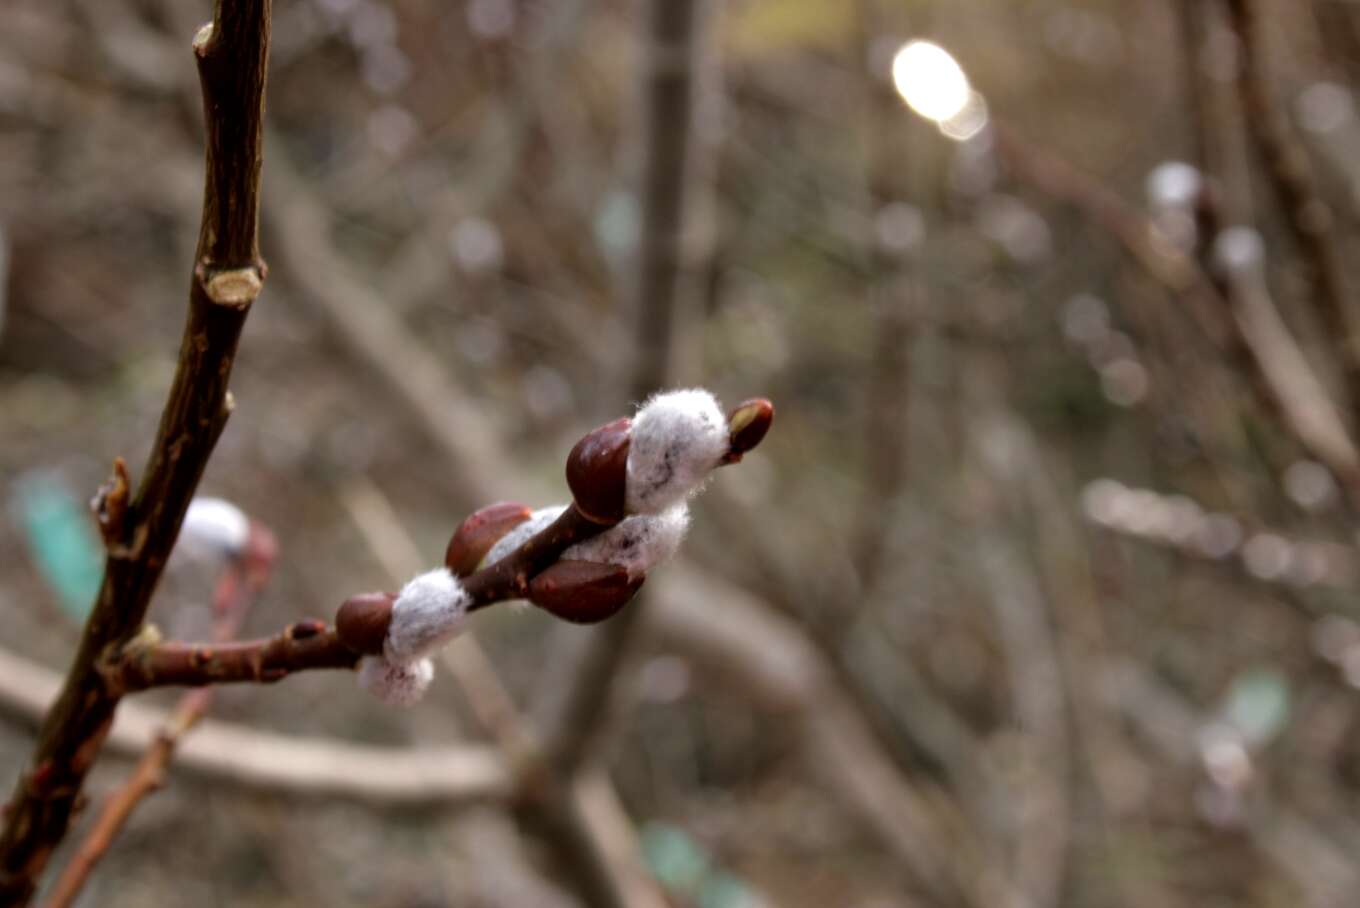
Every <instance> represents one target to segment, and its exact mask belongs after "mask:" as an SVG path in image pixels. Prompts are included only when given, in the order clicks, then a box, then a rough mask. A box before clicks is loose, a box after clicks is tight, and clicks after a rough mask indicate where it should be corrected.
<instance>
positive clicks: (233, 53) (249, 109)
mask: <svg viewBox="0 0 1360 908" xmlns="http://www.w3.org/2000/svg"><path fill="white" fill-rule="evenodd" d="M269 13H270V0H221V2H219V3H218V6H217V9H216V14H215V16H214V20H213V23H212V24H211V25H206V26H204V27H203V28H202V29H200V31H199V33H198V35H196V36H195V38H194V42H193V50H194V54H195V56H196V58H197V62H198V70H199V81H200V83H201V85H202V89H203V109H204V114H205V121H206V124H207V143H208V147H207V178H206V182H205V187H204V199H203V220H202V226H201V229H200V232H199V240H198V249H197V252H196V255H195V261H194V270H193V280H192V282H191V285H190V292H189V315H188V321H187V324H186V325H185V330H184V339H183V342H182V344H181V346H180V352H179V364H178V367H177V369H176V372H175V378H174V381H173V383H172V385H171V388H170V393H169V397H168V399H167V401H166V405H165V410H164V412H163V413H162V416H161V422H160V427H159V429H158V430H157V434H156V439H155V442H154V444H153V445H152V450H151V457H150V461H149V462H148V464H147V467H146V472H145V475H144V477H143V480H142V484H141V487H140V489H138V491H137V494H136V495H135V496H134V497H132V499H131V500H130V501H129V500H128V492H127V484H126V476H125V474H123V473H121V472H120V473H119V474H118V478H117V480H116V481H115V483H114V485H113V486H112V487H111V489H110V490H109V492H108V494H107V495H106V496H104V497H103V498H102V500H101V502H100V504H101V520H102V523H103V529H104V534H105V539H106V542H107V546H108V557H107V561H106V563H105V569H104V579H103V583H102V584H101V586H100V590H99V593H98V596H97V598H96V600H95V603H94V608H93V610H92V611H91V613H90V617H89V619H88V621H87V622H86V624H85V630H84V634H83V636H82V638H81V642H80V648H79V650H78V651H77V653H76V656H75V660H74V662H73V664H72V666H71V668H70V670H69V672H68V674H67V677H66V681H65V684H64V686H63V688H62V692H61V696H60V698H59V699H58V701H57V703H56V705H55V706H53V708H52V710H51V711H50V712H49V713H48V716H47V719H46V720H45V722H44V724H43V727H42V730H41V731H40V732H39V737H38V744H37V749H36V752H35V754H34V757H33V761H32V764H31V766H30V768H29V770H28V771H27V772H25V773H24V774H23V775H22V776H21V777H20V779H19V781H18V783H17V785H16V786H15V791H14V796H13V799H12V800H11V802H10V804H9V808H8V812H7V813H6V816H5V825H4V832H3V835H0V905H23V904H26V903H27V902H28V900H29V899H30V898H31V897H32V894H33V889H34V887H35V885H36V880H37V878H38V876H39V875H40V874H41V873H42V871H43V868H44V867H45V866H46V865H47V861H48V859H49V857H50V856H51V853H52V851H53V849H55V847H56V846H57V844H58V843H59V842H60V841H61V839H62V837H63V836H64V835H65V834H66V830H67V827H68V825H69V823H70V820H71V814H72V811H73V810H74V808H75V805H76V802H77V799H78V798H79V796H80V791H81V788H82V786H83V783H84V780H85V776H86V774H87V773H88V771H89V769H90V766H91V764H93V762H94V760H95V758H96V756H97V755H98V753H99V750H100V747H101V745H102V743H103V740H104V737H105V736H106V735H107V733H108V731H109V727H110V726H111V724H112V722H113V714H114V710H115V708H116V707H117V704H118V695H117V694H116V693H115V692H113V691H110V690H109V689H108V688H107V687H106V686H105V684H104V680H103V677H102V676H101V674H100V671H99V665H100V662H101V660H102V659H103V658H105V657H106V656H108V655H109V654H111V653H115V652H116V651H117V650H118V648H119V647H121V646H122V645H123V644H124V643H126V642H127V641H128V640H129V639H131V638H132V637H133V636H134V635H135V634H136V633H137V632H138V630H139V629H140V628H141V626H142V621H143V619H144V618H145V616H146V610H147V607H148V605H149V603H150V601H151V595H152V593H153V592H154V591H155V589H156V584H157V582H158V581H159V579H160V575H161V571H162V570H163V569H164V567H165V563H166V559H167V558H168V557H169V554H170V550H171V548H172V547H173V546H174V543H175V538H176V536H177V535H178V533H179V527H180V523H181V521H182V520H183V518H184V512H185V510H186V509H187V508H188V506H189V501H190V499H191V498H192V497H193V493H194V489H195V487H196V486H197V485H198V481H199V478H200V477H201V476H202V474H203V470H204V467H205V466H206V465H207V462H208V457H209V456H210V455H211V453H212V449H213V446H214V445H215V444H216V442H217V439H218V436H220V435H221V432H222V429H223V428H224V426H225V425H226V421H227V417H228V416H229V414H230V413H231V409H232V402H231V396H230V394H229V393H228V391H227V380H228V378H229V377H230V375H231V367H232V363H233V360H234V359H235V355H236V344H237V341H238V339H239V337H240V333H241V328H242V326H243V325H244V323H245V318H246V314H247V312H248V311H249V309H250V304H251V303H252V302H253V301H254V299H255V297H256V296H257V295H258V294H259V291H260V288H261V285H262V284H263V281H264V273H265V267H264V263H263V261H261V259H260V256H259V242H258V236H257V221H258V209H259V198H258V196H259V192H258V190H259V174H260V161H261V135H262V119H263V113H264V84H265V68H266V61H267V58H268V48H269Z"/></svg>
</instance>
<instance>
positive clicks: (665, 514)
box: [562, 502, 689, 580]
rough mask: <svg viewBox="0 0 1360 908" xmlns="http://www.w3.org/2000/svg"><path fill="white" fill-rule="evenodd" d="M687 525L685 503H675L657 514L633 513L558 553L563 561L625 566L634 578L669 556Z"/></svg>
mask: <svg viewBox="0 0 1360 908" xmlns="http://www.w3.org/2000/svg"><path fill="white" fill-rule="evenodd" d="M687 529H689V506H688V505H686V504H684V503H683V502H682V503H681V504H678V505H675V506H674V507H671V508H669V509H667V510H665V511H662V512H661V513H660V514H636V515H634V516H632V517H628V518H625V519H624V520H622V521H621V522H620V523H619V524H618V525H617V526H614V527H611V528H610V529H608V530H605V531H604V532H603V533H601V534H600V535H598V536H595V537H593V538H591V539H587V540H586V541H585V542H578V543H577V544H576V545H574V546H572V547H571V548H569V549H567V550H566V551H565V552H563V553H562V560H564V561H594V562H596V563H599V564H617V565H619V566H620V567H623V568H626V569H627V571H628V576H629V577H631V578H633V579H634V580H636V579H637V578H639V577H642V576H645V575H646V573H647V572H648V571H649V570H651V569H652V568H653V567H655V566H656V565H658V564H660V563H661V562H663V561H666V560H667V559H669V558H670V557H671V556H672V555H674V554H675V553H676V551H678V550H679V548H680V543H681V542H682V541H683V540H684V538H685V531H686V530H687Z"/></svg>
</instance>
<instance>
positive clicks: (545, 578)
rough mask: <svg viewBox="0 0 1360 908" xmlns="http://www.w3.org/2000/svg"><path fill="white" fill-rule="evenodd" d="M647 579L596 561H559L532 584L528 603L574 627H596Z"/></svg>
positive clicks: (616, 566)
mask: <svg viewBox="0 0 1360 908" xmlns="http://www.w3.org/2000/svg"><path fill="white" fill-rule="evenodd" d="M645 579H646V578H645V577H638V578H637V579H636V580H633V579H630V578H629V576H628V571H627V569H626V568H623V567H620V566H618V565H614V564H599V563H597V562H594V561H558V562H556V563H555V564H553V565H552V566H551V567H549V568H548V569H547V570H545V571H543V572H541V573H540V574H539V575H538V576H537V577H535V578H534V579H533V580H532V581H531V582H530V583H529V601H530V602H532V603H533V604H534V605H536V606H538V607H539V608H541V609H543V610H544V611H546V612H549V613H550V614H553V615H555V616H557V617H558V618H561V619H562V620H563V621H570V622H572V623H573V624H594V623H595V622H597V621H603V620H605V619H606V618H608V617H610V616H612V615H614V614H615V613H616V612H618V610H619V609H621V608H623V607H624V606H625V605H627V604H628V601H629V600H630V599H632V598H633V595H634V594H635V593H636V592H637V591H638V588H639V587H641V586H642V582H643V580H645Z"/></svg>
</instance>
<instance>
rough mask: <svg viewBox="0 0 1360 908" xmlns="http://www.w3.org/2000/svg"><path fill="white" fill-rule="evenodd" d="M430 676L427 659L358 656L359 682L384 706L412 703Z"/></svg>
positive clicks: (431, 664) (430, 669)
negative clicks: (408, 659) (412, 660)
mask: <svg viewBox="0 0 1360 908" xmlns="http://www.w3.org/2000/svg"><path fill="white" fill-rule="evenodd" d="M432 680H434V663H432V662H431V661H430V660H429V659H417V660H416V661H414V662H392V661H390V660H388V659H386V658H384V657H382V656H365V657H364V658H363V659H360V660H359V686H360V687H362V688H363V689H364V690H366V691H368V692H369V693H370V694H372V695H373V696H374V697H377V698H378V700H380V701H381V702H383V703H386V704H387V705H388V706H414V705H416V704H417V703H419V702H420V698H421V697H423V696H424V695H425V691H426V690H428V689H429V687H430V682H431V681H432Z"/></svg>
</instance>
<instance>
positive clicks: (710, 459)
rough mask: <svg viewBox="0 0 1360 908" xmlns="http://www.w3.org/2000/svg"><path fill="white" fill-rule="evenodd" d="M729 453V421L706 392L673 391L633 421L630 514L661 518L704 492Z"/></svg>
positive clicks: (649, 403) (647, 406) (650, 403)
mask: <svg viewBox="0 0 1360 908" xmlns="http://www.w3.org/2000/svg"><path fill="white" fill-rule="evenodd" d="M727 451H728V429H727V418H726V417H725V416H724V415H723V411H722V408H721V407H720V406H719V405H718V401H717V399H716V398H714V396H713V395H712V394H710V393H709V392H707V391H705V390H703V389H702V388H690V389H687V390H683V391H667V392H666V393H664V394H657V395H655V396H653V397H652V398H651V399H649V400H648V401H647V402H646V403H645V404H643V405H642V407H641V409H639V410H638V412H637V415H636V416H634V417H633V426H632V431H631V436H630V441H629V447H628V489H627V510H628V512H629V513H630V514H660V513H661V512H662V511H665V510H666V509H667V508H669V507H670V506H671V505H673V504H676V503H678V502H682V501H684V500H685V499H686V498H688V497H689V496H691V495H693V494H694V493H695V492H697V491H699V490H700V489H701V488H702V487H703V484H704V480H706V479H707V478H708V475H709V473H711V472H713V470H714V469H715V468H716V467H717V466H718V465H719V464H720V463H721V462H722V459H723V457H724V455H726V454H727Z"/></svg>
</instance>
